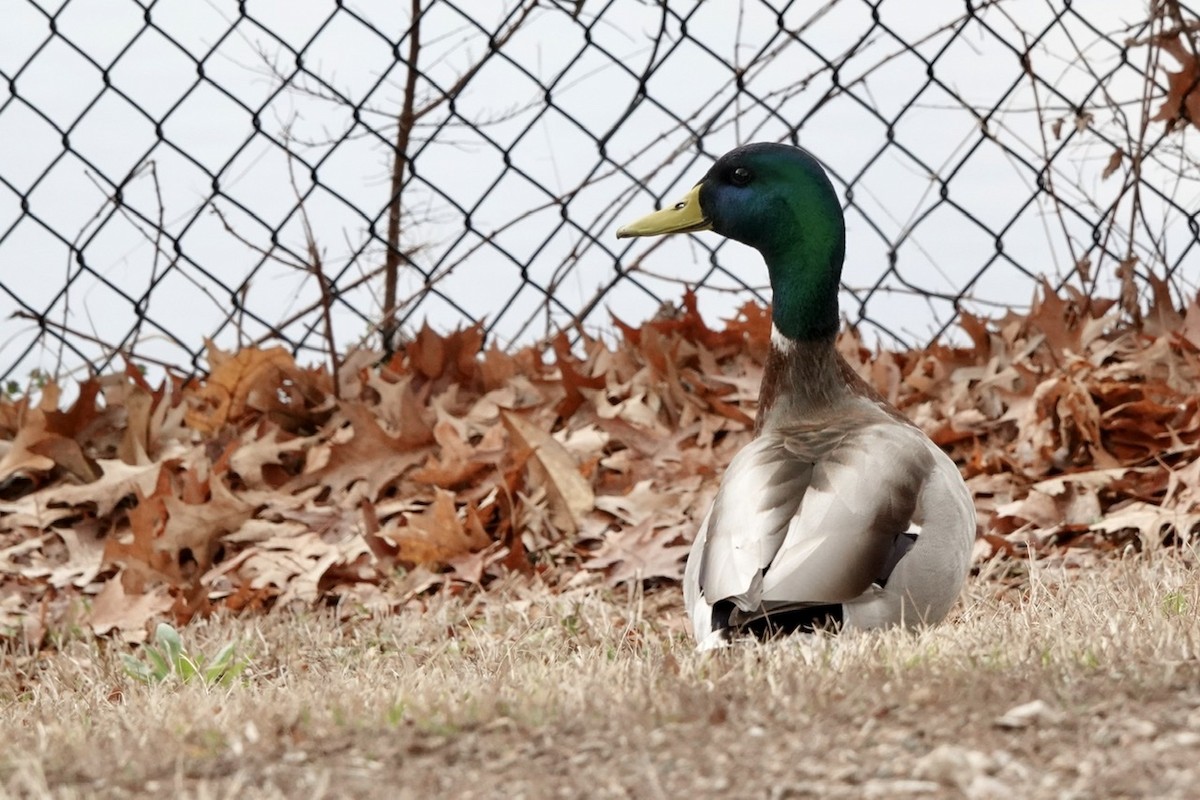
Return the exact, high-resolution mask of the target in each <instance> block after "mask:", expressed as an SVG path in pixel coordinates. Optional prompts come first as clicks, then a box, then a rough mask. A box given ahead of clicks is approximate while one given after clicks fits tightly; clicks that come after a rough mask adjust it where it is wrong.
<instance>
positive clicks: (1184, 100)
mask: <svg viewBox="0 0 1200 800" xmlns="http://www.w3.org/2000/svg"><path fill="white" fill-rule="evenodd" d="M1157 42H1158V44H1159V45H1160V46H1161V47H1162V49H1163V50H1165V51H1167V52H1168V53H1170V54H1171V56H1172V57H1173V58H1174V59H1175V60H1176V61H1177V62H1178V63H1179V67H1180V69H1179V71H1178V72H1171V71H1170V70H1166V73H1167V96H1166V98H1165V99H1164V100H1163V104H1162V105H1161V106H1159V108H1158V111H1157V113H1155V115H1154V116H1153V117H1151V118H1150V119H1151V120H1153V121H1155V122H1166V123H1167V130H1168V131H1170V130H1173V129H1174V128H1175V125H1176V124H1178V123H1179V122H1180V121H1181V120H1182V121H1183V122H1184V123H1185V124H1186V123H1189V122H1190V123H1191V124H1192V125H1193V126H1196V127H1200V62H1198V61H1197V60H1196V56H1195V55H1194V54H1193V53H1191V52H1190V51H1189V50H1188V48H1187V47H1186V46H1185V45H1184V43H1183V34H1182V33H1181V32H1176V33H1175V34H1174V35H1173V36H1162V37H1159V38H1158V39H1157Z"/></svg>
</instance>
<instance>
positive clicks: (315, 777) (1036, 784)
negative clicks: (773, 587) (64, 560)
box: [0, 554, 1200, 800]
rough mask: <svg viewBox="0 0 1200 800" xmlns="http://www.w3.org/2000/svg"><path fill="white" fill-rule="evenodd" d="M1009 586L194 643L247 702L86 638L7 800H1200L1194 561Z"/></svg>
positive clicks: (534, 605) (261, 628)
mask: <svg viewBox="0 0 1200 800" xmlns="http://www.w3.org/2000/svg"><path fill="white" fill-rule="evenodd" d="M1010 566H1011V564H1010ZM1002 585H1003V584H1002V583H1001V581H999V580H998V579H995V578H981V579H977V580H975V581H974V582H973V583H972V584H971V586H970V589H969V592H968V596H967V598H965V602H964V603H963V606H962V610H961V612H960V613H959V614H958V616H957V618H956V619H955V620H954V621H953V622H951V623H949V624H946V625H943V626H941V627H939V628H936V629H933V630H928V631H923V632H920V633H916V634H906V633H903V632H898V631H890V632H882V633H871V634H856V635H845V636H841V637H832V636H815V637H808V638H796V639H791V640H785V641H781V642H777V643H773V644H769V645H765V646H754V645H745V646H736V647H733V648H730V649H729V650H727V651H724V652H720V653H716V654H704V655H698V654H695V653H693V652H692V650H691V647H690V644H689V643H688V642H687V641H686V639H685V638H684V636H683V633H682V630H683V628H682V620H681V618H680V616H681V612H680V609H679V607H678V605H677V601H676V598H675V596H674V593H673V592H670V591H664V592H660V593H657V594H652V595H649V596H646V597H641V596H634V597H615V596H611V595H604V594H600V593H583V594H579V595H577V596H549V595H547V594H545V593H542V592H539V591H535V590H533V589H531V588H528V587H520V586H515V585H513V586H508V587H506V588H502V589H501V590H499V591H497V592H490V593H489V594H488V595H486V597H485V598H483V600H482V601H480V600H477V601H475V603H474V604H464V603H455V602H454V601H441V604H439V605H437V606H435V607H433V608H431V609H430V610H429V611H428V612H427V613H426V614H424V615H418V614H408V615H402V616H397V617H391V618H385V619H374V620H368V619H362V620H354V621H350V622H343V623H338V622H337V621H336V620H334V619H333V618H332V617H325V616H317V615H309V614H299V615H288V614H275V615H271V616H268V617H265V618H259V619H248V620H223V621H214V622H208V623H200V624H196V625H193V626H191V627H189V628H187V629H186V630H185V631H184V632H183V634H184V639H185V643H186V644H188V645H189V646H190V647H194V648H195V649H197V650H200V651H203V652H210V653H211V652H215V651H216V649H218V647H219V646H220V645H221V644H223V643H224V642H226V641H228V640H230V639H231V638H233V639H237V640H238V641H239V642H240V643H241V647H240V649H241V652H242V653H243V654H245V655H247V656H248V657H249V658H250V660H251V665H250V667H249V668H248V669H247V671H246V672H245V673H244V674H243V675H242V678H241V680H240V681H239V682H238V683H236V684H235V685H233V686H230V687H226V688H205V687H204V686H201V685H194V684H188V685H182V684H179V683H176V682H167V683H165V684H159V685H155V686H145V685H142V684H140V683H137V682H136V681H134V680H132V679H130V678H129V677H128V676H127V675H126V674H125V673H124V672H123V670H122V668H121V664H120V660H119V657H118V654H119V653H120V652H125V651H126V648H125V646H124V645H120V644H116V643H109V642H99V643H97V642H93V641H75V642H71V643H68V644H66V645H65V646H64V647H63V648H62V650H61V651H60V652H58V653H53V654H43V655H40V656H37V657H28V656H25V657H21V656H18V657H15V658H14V659H13V660H14V661H15V668H13V667H12V666H10V668H8V669H6V670H5V674H4V676H3V677H0V702H2V703H3V711H2V712H0V727H2V729H3V730H4V731H5V740H6V741H5V747H4V750H3V753H2V755H0V794H8V795H13V796H50V795H53V796H67V797H70V796H90V795H105V796H138V795H156V796H164V795H172V796H190V797H232V796H237V797H268V796H280V795H286V796H306V797H340V796H357V797H414V798H415V797H423V798H425V797H464V798H467V797H513V798H516V797H530V798H539V797H637V798H642V797H646V798H657V797H678V796H683V795H685V793H688V792H691V793H694V794H696V795H697V796H718V795H719V796H728V797H763V798H782V797H810V796H811V797H884V796H887V797H893V796H945V797H958V796H966V797H971V798H985V797H1004V798H1006V800H1009V799H1010V798H1013V797H1054V798H1060V797H1080V798H1085V797H1086V798H1091V797H1099V796H1121V797H1125V796H1127V797H1136V796H1146V797H1159V798H1162V797H1185V796H1194V793H1195V787H1196V786H1197V785H1200V764H1197V759H1196V753H1197V751H1198V750H1200V660H1198V659H1200V626H1198V624H1197V616H1196V610H1197V609H1198V608H1200V588H1198V582H1197V581H1196V578H1195V575H1194V569H1193V560H1192V559H1190V558H1185V557H1180V556H1167V555H1162V554H1159V555H1157V556H1155V557H1153V558H1151V557H1148V556H1141V557H1137V558H1133V559H1126V560H1113V561H1109V562H1104V563H1103V564H1101V565H1099V566H1096V567H1093V568H1088V569H1077V570H1065V569H1062V568H1055V567H1044V566H1043V567H1034V568H1033V570H1032V571H1031V573H1030V574H1029V575H1028V578H1027V580H1024V581H1022V586H1023V588H1022V589H1020V590H1007V591H1001V587H1002ZM1035 700H1040V701H1042V702H1043V703H1044V705H1043V706H1040V707H1038V708H1036V709H1034V710H1032V711H1031V712H1029V713H1027V714H1025V715H1024V716H1022V715H1021V714H1017V715H1016V716H1015V717H1014V718H1012V719H1010V720H1008V721H1006V722H1003V723H998V720H1000V718H1002V717H1003V716H1004V715H1005V714H1006V713H1007V712H1009V711H1010V710H1011V709H1013V708H1014V707H1015V706H1018V705H1020V704H1023V703H1027V702H1030V701H1035Z"/></svg>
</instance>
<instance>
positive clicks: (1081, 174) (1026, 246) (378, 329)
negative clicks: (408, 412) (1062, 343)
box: [0, 0, 1200, 391]
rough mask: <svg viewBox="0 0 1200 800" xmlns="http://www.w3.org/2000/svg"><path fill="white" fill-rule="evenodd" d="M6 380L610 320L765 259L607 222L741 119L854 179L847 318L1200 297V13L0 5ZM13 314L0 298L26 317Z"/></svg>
mask: <svg viewBox="0 0 1200 800" xmlns="http://www.w3.org/2000/svg"><path fill="white" fill-rule="evenodd" d="M0 9H2V11H0V17H2V18H3V19H4V20H5V23H4V25H3V26H0V142H2V143H3V147H0V312H3V313H0V316H2V317H3V322H2V323H0V325H2V326H3V327H2V329H0V380H3V381H4V382H5V383H6V385H7V386H8V387H9V390H10V391H11V390H15V388H16V387H19V386H24V385H25V383H26V382H27V381H28V380H29V379H30V376H32V377H33V378H34V379H37V378H38V377H39V376H44V375H45V374H47V373H55V374H59V373H68V372H71V371H79V370H104V369H106V368H110V367H111V366H113V362H114V360H117V359H121V358H127V359H129V360H131V361H132V362H134V363H137V364H140V365H143V366H152V365H161V366H167V367H171V368H175V369H180V370H183V371H192V370H196V369H201V368H202V367H203V364H204V361H203V351H204V348H205V342H206V340H211V341H213V342H215V343H216V344H217V345H219V346H221V347H223V348H226V349H229V348H233V347H237V346H242V345H246V344H252V343H270V342H276V343H278V342H282V343H285V344H286V345H287V346H288V347H290V348H291V349H292V350H294V351H295V352H296V353H297V354H298V355H300V356H302V357H303V356H305V355H307V356H310V357H311V358H312V359H314V360H315V359H320V358H322V357H323V356H324V355H326V354H328V353H329V352H330V350H332V349H344V348H345V347H348V346H350V345H352V344H354V343H356V342H358V341H363V340H365V341H371V340H372V339H374V341H375V342H376V343H378V342H379V341H381V339H394V338H396V337H403V336H405V335H407V334H408V333H410V332H411V331H412V330H413V328H414V327H416V326H419V325H420V324H422V323H424V322H426V321H428V322H429V324H431V325H433V326H434V327H438V328H442V329H448V328H452V327H455V326H457V325H459V324H464V323H472V322H479V323H481V324H482V325H483V326H484V328H485V329H486V331H487V332H488V334H489V336H490V337H491V339H492V340H493V341H496V342H497V343H499V344H500V345H501V346H508V345H511V344H513V343H524V342H532V341H537V340H539V339H542V338H544V337H547V336H550V335H553V334H554V333H556V332H558V331H562V330H565V331H568V332H570V333H572V334H573V335H575V334H578V333H579V332H587V333H589V334H597V335H602V334H603V332H604V331H605V330H608V329H609V328H610V314H616V315H618V316H619V317H621V318H622V319H625V320H627V321H631V322H637V321H641V320H644V319H646V318H648V317H650V316H652V315H654V314H656V313H666V312H668V311H669V306H670V304H671V303H672V302H674V301H677V300H678V299H679V297H680V296H681V294H682V292H683V288H684V287H685V286H687V287H694V288H695V289H696V290H697V293H698V296H699V297H700V302H701V308H702V310H704V311H705V313H707V314H709V315H712V316H723V315H728V314H729V313H731V312H732V311H733V309H734V308H736V306H737V305H738V304H740V303H741V302H743V301H744V300H745V299H746V298H747V297H748V296H758V297H760V298H761V297H763V295H764V293H765V292H764V286H763V284H764V283H765V279H766V275H765V270H764V269H763V268H762V265H761V263H760V262H759V261H758V260H757V259H756V258H755V257H754V256H753V254H750V253H748V252H747V251H746V250H745V249H744V248H741V247H740V246H738V245H728V244H726V243H725V242H723V241H721V240H719V239H718V238H717V237H714V236H712V235H701V236H693V237H673V238H669V239H664V240H661V241H656V242H645V241H641V242H633V243H627V242H624V241H622V242H618V241H617V240H616V239H615V238H614V237H613V231H614V228H615V227H616V224H618V223H619V222H621V221H623V220H624V219H626V218H630V217H633V216H637V215H640V214H641V213H643V212H645V211H648V210H650V209H651V208H652V207H657V206H658V205H661V204H662V203H663V202H664V201H669V200H671V199H673V198H674V195H675V194H676V193H680V192H682V191H683V190H684V189H686V188H687V187H689V186H690V185H691V184H692V183H694V182H695V181H696V180H697V179H698V177H699V176H700V175H701V174H702V173H703V172H704V170H706V169H707V166H708V164H709V163H711V161H712V159H714V158H715V157H717V156H719V155H720V154H721V153H722V152H724V151H726V150H728V149H729V148H731V147H733V146H734V145H736V144H738V143H742V142H747V141H763V140H774V141H791V142H796V143H800V144H802V145H804V146H805V147H807V148H808V149H810V150H812V151H813V152H814V153H815V154H817V155H818V156H819V157H820V158H821V159H822V160H823V161H824V162H825V163H826V164H827V166H828V167H829V169H830V171H831V173H832V175H833V177H834V182H835V185H836V186H837V187H838V189H839V190H840V191H841V192H842V193H843V196H844V199H845V208H846V214H847V224H848V229H849V236H850V243H849V253H848V260H847V265H846V270H845V274H844V276H843V293H842V310H843V313H844V314H845V316H846V317H847V318H848V320H849V321H851V322H853V323H856V324H859V325H860V326H862V327H865V328H868V329H871V330H874V331H875V333H876V334H878V336H879V337H880V338H881V339H882V340H884V342H885V343H887V344H895V345H900V346H903V345H920V344H923V343H924V342H926V341H928V340H930V339H932V338H935V337H938V336H941V335H943V334H945V333H946V332H947V331H948V330H950V328H951V326H952V324H953V322H954V319H955V317H956V315H957V313H958V312H959V311H961V310H969V311H973V312H977V313H985V314H995V313H999V311H998V310H1000V309H1004V308H1009V307H1014V306H1020V305H1023V304H1025V303H1027V302H1028V300H1029V299H1030V297H1031V295H1032V293H1033V291H1034V288H1035V286H1036V284H1037V283H1038V282H1039V281H1040V280H1042V279H1043V278H1044V279H1046V280H1047V281H1048V282H1049V283H1050V284H1051V285H1052V286H1054V287H1056V288H1061V287H1062V286H1063V285H1064V284H1067V285H1071V286H1073V287H1075V288H1076V289H1077V290H1078V291H1081V292H1084V293H1093V292H1109V293H1119V294H1120V296H1121V297H1122V299H1123V305H1124V307H1125V310H1126V312H1127V313H1137V307H1138V301H1139V298H1144V296H1145V294H1146V292H1147V282H1148V281H1150V280H1152V279H1158V280H1161V281H1165V284H1166V285H1167V286H1169V287H1170V289H1171V291H1173V292H1175V296H1176V298H1177V299H1180V300H1182V299H1184V298H1186V297H1187V296H1188V294H1189V293H1191V292H1193V291H1194V288H1195V287H1194V283H1195V280H1196V277H1197V272H1198V270H1197V268H1196V265H1197V263H1200V257H1198V256H1197V250H1198V249H1200V226H1198V224H1197V219H1196V211H1197V207H1198V206H1200V201H1198V199H1200V188H1198V187H1200V168H1198V166H1197V150H1196V146H1195V136H1196V131H1195V126H1196V124H1197V123H1198V122H1200V90H1197V86H1196V84H1197V79H1198V78H1200V66H1197V61H1196V53H1197V50H1196V39H1197V31H1198V23H1197V14H1196V11H1195V9H1194V8H1190V7H1188V5H1186V4H1184V3H1177V2H1165V1H1164V0H1155V2H1153V3H1152V4H1150V5H1145V6H1143V5H1140V4H1134V3H1122V4H1116V3H1105V4H1098V3H1097V4H1091V3H1088V4H1083V3H1071V2H1067V1H1066V0H1054V1H1053V2H1051V1H1049V0H994V1H993V2H982V1H977V0H966V2H962V0H956V1H955V2H948V1H947V2H933V3H924V4H920V7H919V8H918V7H917V4H913V3H907V2H900V0H875V1H874V2H870V1H869V0H831V2H827V3H823V4H820V5H816V4H813V3H808V2H784V1H783V0H773V1H772V0H742V1H741V2H738V3H734V2H729V3H713V2H709V3H702V2H698V1H697V0H663V1H662V2H657V3H652V2H643V0H573V1H572V2H548V1H547V0H507V1H506V2H492V3H472V2H467V1H466V0H411V2H410V3H408V4H404V3H381V2H373V1H371V0H365V1H364V2H360V3H347V2H330V1H328V0H305V1H304V2H292V3H267V2H235V0H210V2H207V3H204V4H200V3H194V2H191V0H87V1H86V2H85V1H84V0H0ZM4 305H7V306H8V308H7V309H5V308H4Z"/></svg>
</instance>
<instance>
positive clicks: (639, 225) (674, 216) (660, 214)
mask: <svg viewBox="0 0 1200 800" xmlns="http://www.w3.org/2000/svg"><path fill="white" fill-rule="evenodd" d="M710 230H712V222H711V221H710V220H709V219H708V218H707V217H705V216H704V212H703V211H702V210H700V184H696V185H695V186H693V187H692V190H691V191H690V192H688V193H687V194H686V195H684V196H683V199H682V200H680V201H679V202H678V203H676V204H675V205H673V206H668V207H666V208H664V209H662V210H661V211H655V212H654V213H653V214H647V215H646V216H644V217H642V218H641V219H639V220H637V221H635V222H631V223H629V224H628V225H625V226H622V227H620V228H617V238H618V239H626V238H629V237H631V236H658V235H660V234H664V233H690V232H691V231H710Z"/></svg>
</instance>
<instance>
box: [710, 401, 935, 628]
mask: <svg viewBox="0 0 1200 800" xmlns="http://www.w3.org/2000/svg"><path fill="white" fill-rule="evenodd" d="M932 469H933V461H932V456H931V454H930V451H929V449H928V447H927V446H926V444H925V442H924V439H923V437H922V435H921V434H920V432H918V431H917V430H915V429H913V428H910V427H909V426H907V425H896V424H895V423H894V422H893V421H892V420H890V419H889V420H886V421H877V420H871V419H869V418H868V419H865V420H864V419H855V418H846V419H842V420H838V421H835V422H831V423H829V424H824V425H820V426H817V425H806V426H792V427H787V428H783V429H779V430H773V431H766V432H764V433H763V435H761V436H760V437H759V438H757V439H755V440H754V441H753V442H751V443H750V444H749V445H747V446H746V447H745V448H744V449H743V450H742V451H741V452H740V453H738V455H737V456H736V457H735V458H734V460H733V462H732V463H731V464H730V467H729V470H728V471H727V472H726V474H725V478H724V480H723V481H722V484H721V488H720V490H719V491H718V493H717V497H716V500H715V501H714V503H713V508H712V512H711V514H710V516H709V518H708V521H707V525H706V526H704V527H705V542H704V544H703V545H702V547H703V552H702V554H700V555H701V562H700V564H699V570H698V579H699V581H698V582H699V587H698V588H699V589H700V592H701V593H702V594H703V596H704V601H705V602H706V603H707V604H709V605H712V604H714V603H716V602H717V601H718V600H726V599H727V600H730V601H732V602H733V603H734V604H736V605H737V607H738V608H740V609H741V610H742V611H746V612H752V611H755V610H757V609H759V608H761V607H762V605H763V603H764V602H766V603H768V604H769V605H772V606H773V605H776V604H802V603H838V602H845V601H848V600H852V599H854V598H855V597H858V596H859V595H861V594H862V593H863V592H864V591H866V590H867V589H868V588H869V587H870V586H871V584H872V583H873V582H874V581H876V580H877V578H879V576H880V575H881V574H882V573H883V572H884V571H885V569H886V568H887V566H888V562H889V558H891V556H892V554H893V552H894V549H895V546H896V541H897V537H900V536H901V535H902V534H903V533H905V532H906V531H907V530H908V529H909V526H910V523H911V521H912V517H913V511H914V508H915V507H916V504H917V499H918V496H919V494H920V491H921V487H922V485H923V483H924V481H925V479H926V477H927V476H928V475H929V473H930V471H931V470H932ZM893 566H894V565H893Z"/></svg>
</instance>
